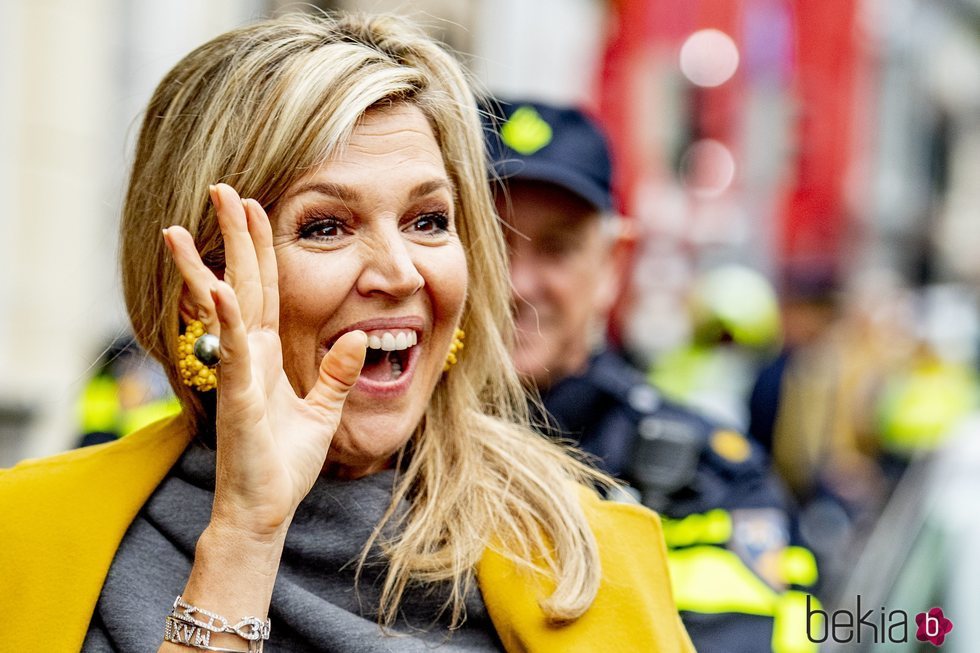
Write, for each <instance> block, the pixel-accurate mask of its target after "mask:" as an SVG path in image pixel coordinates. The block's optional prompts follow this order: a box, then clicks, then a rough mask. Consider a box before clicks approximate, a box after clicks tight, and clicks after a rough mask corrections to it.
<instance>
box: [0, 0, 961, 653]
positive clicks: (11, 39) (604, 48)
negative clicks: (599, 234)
mask: <svg viewBox="0 0 980 653" xmlns="http://www.w3.org/2000/svg"><path fill="white" fill-rule="evenodd" d="M316 8H320V9H356V10H364V11H398V12H402V13H408V14H410V15H412V16H414V17H416V18H418V19H419V20H421V21H422V22H423V23H424V24H426V25H427V26H429V27H430V28H431V30H432V32H433V34H435V35H436V36H438V37H439V38H440V39H442V40H443V41H444V42H446V43H447V44H448V45H449V46H451V47H452V48H453V49H455V50H456V51H458V52H459V53H460V55H461V57H462V58H463V60H464V61H465V62H466V63H467V65H468V66H469V68H470V69H471V70H472V72H473V74H474V76H475V78H476V79H477V80H479V82H480V83H481V84H482V85H483V86H484V87H485V89H486V90H487V91H489V92H490V93H491V94H493V95H494V96H498V97H502V98H508V97H520V98H525V99H526V98H531V99H539V100H544V101H548V102H552V103H567V104H575V105H579V106H582V107H585V108H586V109H587V110H589V111H590V112H591V113H593V114H594V115H595V116H597V117H598V119H599V120H600V122H601V123H602V124H603V125H604V126H605V128H606V130H607V131H608V133H609V135H610V138H611V144H612V148H613V152H614V156H615V163H616V177H615V185H616V191H617V197H618V202H619V205H618V207H617V208H618V210H619V211H620V212H621V213H622V214H623V215H624V216H626V217H627V218H628V220H629V224H630V230H631V232H632V234H633V236H634V237H635V240H634V246H633V247H632V252H631V256H632V259H633V260H632V272H631V277H630V279H629V284H628V290H627V291H626V292H624V294H623V296H622V297H621V298H620V299H619V302H618V304H617V309H616V318H615V321H614V329H613V331H614V332H613V334H612V337H613V339H614V340H615V341H616V342H618V343H619V344H620V345H621V346H622V347H623V348H624V350H625V351H626V352H628V354H629V356H630V357H631V359H632V360H633V362H635V363H636V364H637V365H639V366H641V367H642V368H643V369H647V370H649V374H650V378H651V380H653V382H654V383H656V384H657V385H658V387H660V388H661V390H662V391H663V392H664V393H665V394H668V395H670V396H673V397H676V398H678V399H680V400H683V401H685V402H688V403H690V404H692V405H694V406H697V407H699V408H700V409H701V410H703V411H704V412H706V413H709V414H711V415H713V416H714V417H715V418H716V419H719V420H721V421H724V422H726V423H729V424H731V425H732V426H733V427H736V428H739V429H742V430H747V431H748V432H749V433H750V434H751V435H752V436H753V437H755V438H757V439H758V440H759V441H760V442H761V443H762V445H763V446H764V447H765V448H766V449H767V450H768V451H769V453H770V455H771V457H772V461H773V465H774V466H775V468H776V470H777V471H779V472H780V474H781V476H782V478H783V479H784V481H785V483H786V485H787V487H788V488H789V489H790V490H791V491H792V493H793V496H794V498H795V501H796V502H797V504H798V509H799V512H798V516H797V517H798V520H797V521H798V524H797V526H796V528H797V530H798V531H799V535H800V537H801V538H802V539H803V540H804V541H805V542H806V543H807V545H808V546H809V547H810V548H811V549H812V550H813V551H814V552H815V553H816V554H817V558H818V560H819V561H820V564H821V574H822V579H823V580H822V581H821V582H822V587H824V588H825V590H826V592H827V595H828V596H829V597H830V598H829V601H830V602H833V598H832V597H833V596H845V597H850V598H847V599H846V600H848V601H853V596H854V595H855V594H856V593H861V594H862V595H865V596H874V597H877V598H874V599H868V601H867V604H868V605H872V606H873V607H874V608H875V609H877V607H878V606H885V605H889V601H893V602H894V601H909V602H910V601H912V600H913V599H911V598H908V597H909V596H911V595H915V596H916V597H917V598H916V599H915V601H924V602H926V603H929V605H944V607H945V605H946V604H949V605H952V604H953V603H954V602H956V601H959V602H961V603H962V602H964V601H965V602H967V603H966V604H968V605H969V606H970V608H969V610H970V611H969V612H968V611H967V610H966V609H965V608H961V609H958V610H956V612H958V613H959V614H960V621H957V620H956V618H955V617H953V620H954V622H955V623H956V628H957V631H956V632H954V635H951V636H950V641H949V643H948V645H947V648H948V649H951V650H954V651H961V650H962V651H967V650H974V649H972V648H970V647H969V646H970V642H971V641H972V642H976V641H980V632H976V631H977V629H980V617H977V615H980V605H978V603H977V599H976V598H971V597H970V596H969V594H970V593H969V592H967V591H966V590H965V589H964V587H965V585H964V583H966V581H967V580H969V579H970V578H972V583H973V586H975V585H976V583H977V582H980V569H978V568H977V563H976V562H970V561H969V559H970V555H969V553H968V552H969V550H970V546H968V545H969V544H972V545H973V548H975V547H976V539H975V538H976V536H977V535H978V534H980V528H977V526H976V525H975V524H974V521H975V520H976V518H975V517H973V516H971V515H970V514H969V509H970V507H971V506H973V505H976V503H977V502H978V501H980V487H978V486H977V482H976V481H975V478H976V477H980V454H978V452H977V445H976V444H975V442H976V441H977V439H978V438H980V423H978V421H977V419H976V411H977V399H978V385H977V371H978V358H977V348H978V345H980V309H978V302H977V297H978V290H980V0H605V1H603V0H414V1H411V2H410V1H407V0H400V1H386V0H363V1H357V0H343V1H341V0H337V1H334V2H327V1H323V2H314V3H308V4H297V3H289V2H282V1H278V0H207V1H205V0H168V1H167V2H160V1H154V0H30V1H28V0H0V198H3V202H4V207H3V210H2V211H0V279H2V281H0V467H4V466H9V465H11V464H13V463H15V462H16V461H18V460H20V459H22V458H25V457H33V456H40V455H47V454H51V453H55V452H58V451H61V450H64V449H68V448H71V447H73V446H76V445H77V444H78V442H79V438H80V437H81V436H82V435H84V434H85V433H88V432H92V431H99V430H100V429H101V430H112V429H119V430H121V431H126V430H128V429H129V428H131V427H135V426H136V425H138V423H139V421H140V420H142V419H145V418H147V415H142V416H141V415H138V414H136V409H137V408H139V407H141V406H146V405H147V404H151V403H156V404H159V402H164V403H166V402H167V401H168V395H167V391H166V388H165V383H164V382H163V381H162V377H160V376H159V374H158V373H155V372H154V370H153V369H152V368H151V367H150V366H146V365H143V364H142V361H140V360H139V355H138V354H134V355H133V356H131V358H133V359H134V360H130V361H129V362H128V363H127V362H126V361H127V356H126V353H127V352H130V350H129V349H128V344H127V342H126V336H127V333H128V325H127V319H126V316H125V311H124V309H123V306H122V301H121V293H120V284H119V280H118V277H119V275H118V273H117V259H116V249H117V247H116V243H117V237H116V230H117V224H118V219H119V214H120V207H121V203H122V197H123V192H124V187H125V182H126V175H127V165H128V163H129V161H130V160H131V150H132V145H133V142H134V140H135V137H136V133H135V131H136V128H137V126H138V124H139V123H138V121H139V118H140V111H141V109H142V107H143V106H144V105H145V104H146V102H147V100H148V99H149V96H150V93H151V92H152V90H153V88H154V86H155V85H156V83H157V82H158V81H159V80H160V78H161V77H162V76H163V74H164V73H165V72H166V71H167V70H168V69H169V68H170V67H171V66H172V65H173V64H174V63H176V61H177V60H178V59H179V58H180V57H181V56H183V55H184V54H186V53H187V52H189V51H190V50H191V49H193V48H194V47H195V46H197V45H199V44H201V43H203V42H204V41H206V40H208V39H210V38H211V37H213V36H215V35H217V34H219V33H221V32H224V31H226V30H228V29H230V28H233V27H235V26H238V25H241V24H244V23H247V22H249V21H251V20H255V19H257V18H260V17H263V16H267V15H276V14H279V13H282V12H285V11H312V10H315V9H316ZM147 368H150V369H147ZM110 378H111V384H114V385H111V387H109V386H106V387H105V388H101V389H100V387H99V386H98V384H97V383H96V384H93V383H92V381H93V379H96V380H97V379H110ZM107 383H110V382H109V381H107ZM103 390H105V392H109V391H110V390H111V392H112V393H115V394H114V395H113V396H114V397H116V398H115V399H113V400H111V401H110V400H108V399H106V398H105V397H106V395H105V392H103ZM100 392H103V394H100ZM151 400H152V401H151ZM113 401H115V403H113ZM152 413H153V411H150V414H152ZM127 420H128V421H127ZM124 423H125V424H124ZM121 424H123V425H122V426H120V425H121ZM910 470H911V471H910ZM893 496H894V497H900V501H898V500H896V501H895V502H892V503H891V504H890V505H889V498H891V497H893ZM883 514H884V515H885V517H884V518H882V517H881V516H882V515H883ZM868 543H870V544H868ZM910 561H913V562H915V561H917V562H916V563H915V564H912V563H911V562H910ZM962 569H967V570H972V572H973V573H972V576H971V575H970V573H965V574H962V573H959V570H962ZM907 574H913V575H912V576H911V577H907ZM964 575H965V578H964ZM937 578H938V579H939V580H936V579H937ZM929 579H932V580H929ZM927 580H929V582H926V581H927ZM933 581H935V582H933ZM862 583H863V584H862ZM909 588H919V589H920V590H921V591H919V592H918V594H916V593H915V592H911V590H910V589H909ZM903 592H904V593H903ZM910 592H911V593H910ZM896 593H897V594H896ZM896 596H898V597H900V598H895V597H896ZM944 602H946V603H945V604H944ZM897 607H904V606H897ZM908 607H909V608H910V609H911V608H913V607H916V608H917V605H916V606H912V605H909V606H908ZM927 607H929V606H927ZM947 614H951V612H950V610H949V609H948V610H947ZM966 614H971V615H972V617H971V619H972V621H970V619H967V618H966ZM974 622H976V623H974ZM970 632H974V633H975V636H974V637H972V638H970V637H969V636H968V634H967V633H970ZM957 647H962V648H957ZM847 650H858V649H856V648H855V649H850V648H849V649H847ZM869 650H870V649H869ZM889 650H893V649H889ZM899 650H918V649H915V648H912V647H911V645H910V648H908V649H905V648H903V649H899ZM929 650H931V648H930V649H929Z"/></svg>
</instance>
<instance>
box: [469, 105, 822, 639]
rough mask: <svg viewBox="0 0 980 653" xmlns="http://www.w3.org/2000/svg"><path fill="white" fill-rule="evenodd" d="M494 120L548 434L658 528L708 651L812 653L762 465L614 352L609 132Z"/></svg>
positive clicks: (546, 119)
mask: <svg viewBox="0 0 980 653" xmlns="http://www.w3.org/2000/svg"><path fill="white" fill-rule="evenodd" d="M498 109H499V110H498ZM490 111H491V112H492V113H494V114H496V115H494V117H493V120H492V121H491V124H489V125H488V126H487V138H488V149H489V151H490V156H491V160H492V165H493V168H494V171H495V172H496V174H497V175H498V177H499V179H498V182H499V183H497V184H496V191H495V198H496V203H497V209H498V211H499V213H500V215H501V217H502V218H503V220H504V223H505V233H506V237H507V243H508V251H509V254H510V265H511V284H512V290H513V293H514V297H513V303H514V311H515V319H516V326H517V340H516V343H515V346H514V350H513V357H514V361H515V363H516V366H517V369H518V371H519V372H520V373H521V375H522V376H523V377H524V378H525V379H526V381H527V382H529V383H530V384H532V385H533V386H534V387H535V388H536V389H537V391H539V392H540V397H541V400H542V405H543V408H544V410H545V412H546V414H545V415H542V416H541V417H542V420H543V421H544V422H546V423H550V426H548V425H546V426H545V429H546V430H547V431H548V432H550V433H551V434H552V435H554V436H555V437H564V438H571V439H572V440H573V441H574V443H575V444H576V445H577V446H579V447H581V448H582V449H583V450H584V451H586V452H588V453H590V454H592V455H593V456H595V457H596V463H597V464H598V465H599V466H600V467H601V468H602V469H603V470H604V471H606V472H608V473H610V474H612V475H614V476H616V477H618V478H620V479H622V480H623V481H625V482H626V483H628V489H629V491H630V493H631V494H632V495H633V497H635V498H634V499H633V500H636V499H639V500H640V501H642V502H643V503H644V504H646V505H647V506H650V507H652V508H654V509H656V510H658V511H660V512H661V514H662V515H663V517H664V518H665V519H664V524H665V533H666V534H667V540H668V547H669V548H670V551H669V560H670V563H671V574H672V576H673V583H674V588H675V598H676V599H677V601H678V606H679V608H680V609H681V614H682V617H683V618H684V621H685V624H686V625H687V629H688V632H689V633H690V635H691V638H692V640H693V641H694V643H695V646H696V648H697V650H698V651H700V652H701V653H713V652H717V653H722V652H724V653H740V652H744V653H749V652H751V653H759V652H760V651H767V650H774V651H787V652H788V651H809V650H814V649H813V644H811V643H810V642H807V641H806V639H805V627H804V626H803V622H802V619H803V614H804V613H803V608H802V607H801V606H802V604H801V600H802V599H803V595H802V594H801V593H798V592H792V591H791V592H786V591H785V590H786V588H787V586H788V585H797V586H803V585H809V584H811V583H813V582H814V581H815V573H816V569H815V567H814V566H813V564H812V556H810V555H809V552H807V551H805V550H801V549H798V548H795V547H787V529H788V518H787V514H786V503H785V499H784V497H783V494H782V490H781V488H780V487H779V486H778V484H777V483H776V482H775V479H774V478H773V477H772V476H771V475H770V474H769V472H768V469H767V466H766V460H765V456H764V454H763V453H762V452H761V450H760V449H759V447H758V446H756V445H753V444H752V443H751V442H750V441H749V440H748V439H747V438H746V437H744V436H743V435H742V434H741V433H739V432H738V431H735V430H731V429H727V428H723V427H721V426H719V425H718V424H716V423H715V422H713V421H711V420H710V419H707V418H705V417H703V416H701V415H699V414H697V413H695V412H693V411H691V410H689V409H686V408H684V407H681V406H680V405H678V404H676V403H673V402H672V401H670V400H669V399H667V398H665V397H664V396H662V394H661V393H660V392H658V390H657V389H655V388H654V387H652V386H651V385H650V384H649V383H648V382H647V381H646V379H645V378H644V375H643V374H642V373H641V372H640V371H639V370H636V369H634V368H633V367H631V366H630V365H629V364H628V363H627V362H626V361H625V359H624V358H623V357H622V356H621V355H620V354H619V353H618V352H616V351H615V350H614V349H613V348H612V347H611V346H610V345H609V343H608V342H606V339H605V332H606V322H607V319H608V314H609V311H610V309H611V307H612V304H613V302H614V300H615V298H616V297H617V295H618V286H619V283H620V279H622V278H623V272H624V270H623V262H624V257H623V256H622V255H621V254H622V252H621V246H622V245H623V244H624V243H625V234H624V231H623V219H622V218H620V217H618V216H616V215H615V214H614V212H613V198H612V193H611V189H610V180H611V174H612V169H611V167H612V166H611V160H610V155H609V151H608V148H607V145H606V141H605V138H604V136H603V134H602V132H601V131H600V129H599V127H598V126H597V125H596V124H595V123H594V122H593V121H592V120H591V119H589V118H588V117H587V116H586V115H584V114H583V113H582V112H580V111H578V110H576V109H571V108H565V107H556V106H550V105H545V104H541V103H536V102H504V103H500V104H499V105H496V106H494V107H492V108H491V109H490Z"/></svg>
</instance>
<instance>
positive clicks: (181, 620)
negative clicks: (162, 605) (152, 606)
mask: <svg viewBox="0 0 980 653" xmlns="http://www.w3.org/2000/svg"><path fill="white" fill-rule="evenodd" d="M196 615H203V616H204V617H207V621H203V620H201V619H198V618H197V616H196ZM271 631H272V621H271V620H270V619H266V620H265V621H262V620H261V619H259V618H258V617H242V619H241V620H240V621H239V622H238V623H236V624H235V625H231V622H230V621H229V620H228V619H227V618H226V617H223V616H221V615H219V614H217V613H214V612H210V611H208V610H205V609H204V608H199V607H197V606H194V605H191V604H190V603H187V602H186V601H184V600H183V598H182V597H181V596H178V597H177V598H176V599H174V604H173V607H172V608H171V610H170V614H169V615H167V618H166V622H165V624H164V631H163V638H164V641H167V642H171V643H174V644H180V645H182V646H187V647H189V648H196V649H200V650H204V651H226V652H228V653H261V652H262V649H263V648H264V644H265V640H267V639H269V634H270V633H271ZM211 633H229V634H233V635H236V636H238V637H240V638H241V639H243V640H245V642H246V643H247V644H248V648H247V649H233V648H219V647H214V646H211Z"/></svg>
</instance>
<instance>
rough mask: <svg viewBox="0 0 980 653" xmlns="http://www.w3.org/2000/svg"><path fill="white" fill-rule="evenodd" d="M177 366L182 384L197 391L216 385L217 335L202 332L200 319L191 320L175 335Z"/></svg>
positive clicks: (208, 389) (210, 388)
mask: <svg viewBox="0 0 980 653" xmlns="http://www.w3.org/2000/svg"><path fill="white" fill-rule="evenodd" d="M177 356H178V358H177V367H179V368H180V377H181V380H183V382H184V385H186V386H189V387H191V388H194V389H195V390H197V391H198V392H209V391H211V390H214V389H215V388H216V387H218V377H217V375H216V374H215V373H214V366H215V365H217V364H218V337H217V336H215V335H212V334H210V333H205V332H204V324H202V323H201V321H200V320H191V322H189V323H188V324H187V328H186V329H184V333H183V335H180V336H177Z"/></svg>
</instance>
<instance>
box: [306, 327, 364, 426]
mask: <svg viewBox="0 0 980 653" xmlns="http://www.w3.org/2000/svg"><path fill="white" fill-rule="evenodd" d="M367 343H368V338H367V334H366V333H364V332H363V331H349V332H348V333H345V334H344V335H342V336H340V338H338V339H337V342H335V343H334V345H333V347H331V348H330V351H328V352H327V354H326V356H324V357H323V360H322V361H321V362H320V377H319V378H318V379H317V382H316V385H314V386H313V389H312V390H310V393H309V394H308V395H306V400H307V401H309V402H310V403H312V404H313V405H315V406H319V407H320V408H324V409H326V410H331V411H337V412H338V413H339V412H340V410H341V409H342V408H343V405H344V401H345V400H346V399H347V393H348V392H350V389H351V388H353V387H354V384H355V383H357V377H358V376H360V374H361V368H362V367H363V366H364V356H365V354H366V353H367Z"/></svg>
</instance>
